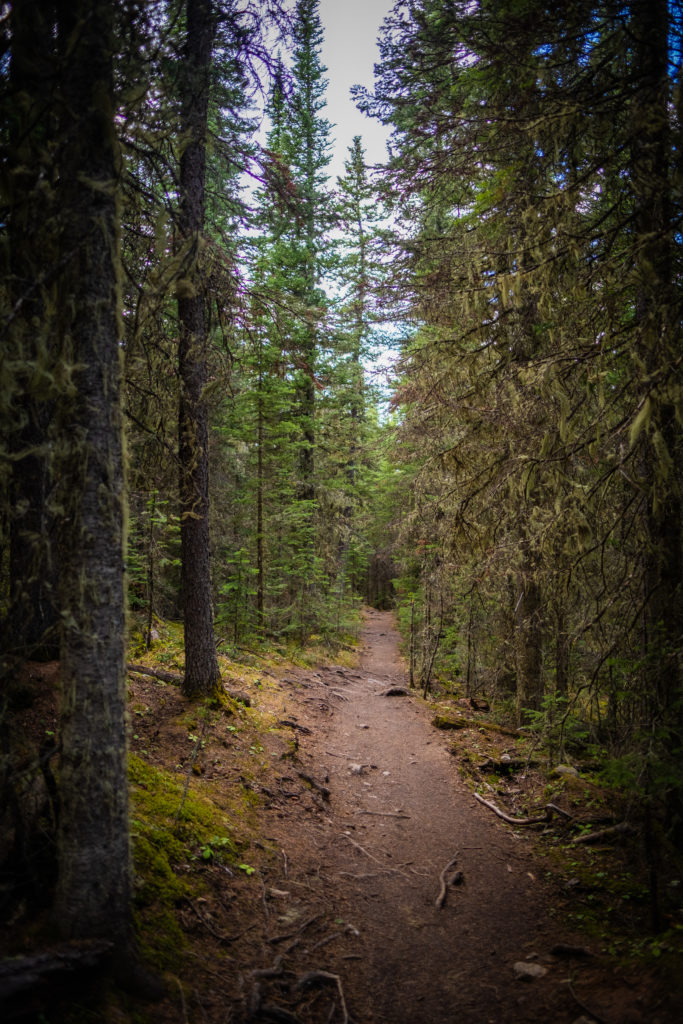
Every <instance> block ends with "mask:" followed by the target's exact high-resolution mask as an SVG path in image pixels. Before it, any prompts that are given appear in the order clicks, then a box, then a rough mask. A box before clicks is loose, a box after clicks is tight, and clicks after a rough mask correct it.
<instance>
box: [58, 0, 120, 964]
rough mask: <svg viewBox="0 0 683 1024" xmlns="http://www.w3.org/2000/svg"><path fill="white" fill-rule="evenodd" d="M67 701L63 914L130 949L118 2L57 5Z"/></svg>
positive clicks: (78, 931) (62, 921)
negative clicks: (68, 370)
mask: <svg viewBox="0 0 683 1024" xmlns="http://www.w3.org/2000/svg"><path fill="white" fill-rule="evenodd" d="M58 7H59V16H60V46H61V51H62V60H63V66H62V84H63V93H62V100H63V111H62V114H63V116H62V128H61V152H60V155H59V156H60V159H59V167H60V186H59V187H60V195H59V200H60V215H61V218H62V224H63V231H62V236H61V244H62V256H61V259H62V263H63V271H62V274H61V294H60V313H61V318H62V319H61V323H60V343H61V346H62V353H61V354H62V358H63V359H64V362H65V365H68V366H71V367H72V368H73V369H72V377H71V380H72V383H73V389H69V390H68V391H66V392H65V395H64V397H63V399H62V401H61V403H60V441H61V448H62V452H61V457H60V459H59V463H58V470H59V475H60V480H61V481H63V492H62V495H61V497H62V502H63V506H64V517H63V522H62V534H61V538H60V549H59V556H60V598H61V600H60V611H61V615H62V624H63V625H62V646H61V663H62V664H61V678H62V699H61V707H60V720H59V732H60V739H61V747H62V756H61V764H60V769H59V787H60V802H61V811H60V821H59V835H58V861H59V876H58V883H57V894H56V919H57V922H58V924H59V927H60V929H61V930H62V932H63V933H65V934H66V935H67V936H69V937H77V938H86V937H97V938H104V939H109V940H111V941H113V942H114V943H115V945H116V948H117V951H118V952H119V953H120V954H123V955H124V956H126V955H127V952H128V950H129V949H130V948H132V931H131V912H130V907H131V902H130V901H131V866H130V850H129V823H128V780H127V763H126V762H127V750H126V717H125V712H126V686H125V682H126V666H125V638H126V624H125V601H124V538H123V522H124V493H123V491H124V488H123V452H122V437H123V428H122V413H121V402H120V395H121V377H122V373H121V332H120V301H121V296H120V289H119V237H118V231H119V223H120V214H119V209H118V194H119V184H118V183H119V176H120V155H119V151H118V146H117V142H116V135H115V127H114V102H113V74H112V64H113V61H112V54H113V46H114V24H113V21H114V3H112V2H111V0H109V2H108V0H98V2H93V0H62V2H60V3H59V5H58Z"/></svg>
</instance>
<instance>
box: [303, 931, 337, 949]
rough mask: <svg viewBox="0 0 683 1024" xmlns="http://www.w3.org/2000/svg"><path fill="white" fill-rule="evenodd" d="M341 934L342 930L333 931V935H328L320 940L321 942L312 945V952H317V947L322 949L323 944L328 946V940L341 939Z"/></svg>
mask: <svg viewBox="0 0 683 1024" xmlns="http://www.w3.org/2000/svg"><path fill="white" fill-rule="evenodd" d="M341 935H342V933H341V932H332V934H331V935H326V936H325V938H324V939H321V940H320V942H316V944H315V946H311V949H310V952H311V953H315V951H316V949H320V947H321V946H326V945H327V943H328V942H333V941H334V939H340V938H341Z"/></svg>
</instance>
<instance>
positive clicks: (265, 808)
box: [7, 610, 683, 1024]
mask: <svg viewBox="0 0 683 1024" xmlns="http://www.w3.org/2000/svg"><path fill="white" fill-rule="evenodd" d="M340 660H343V661H344V662H345V663H344V664H329V663H328V664H326V665H324V666H320V667H317V668H312V669H303V668H292V667H291V665H286V666H285V665H284V664H283V665H282V666H280V667H279V668H278V667H277V666H274V667H273V669H272V670H270V669H265V668H264V667H263V666H261V667H260V668H259V667H258V664H256V667H255V668H254V670H253V671H252V672H251V674H250V675H248V674H247V673H246V671H245V673H244V676H243V678H240V676H239V675H237V676H236V677H235V678H233V679H232V680H231V681H230V685H229V686H228V689H230V686H231V685H232V688H233V690H234V689H235V687H236V686H239V684H240V683H241V684H242V686H243V688H244V689H245V691H246V693H245V694H243V696H244V699H245V701H247V700H248V701H250V703H251V707H250V708H246V707H245V706H244V705H240V710H236V708H237V705H235V706H234V707H233V709H232V710H230V709H224V710H221V709H218V710H216V711H214V712H212V715H213V718H212V719H211V724H210V725H209V726H207V728H205V727H204V725H202V723H201V720H200V715H199V712H198V710H197V708H196V706H193V705H191V704H189V703H188V702H187V701H185V700H184V698H183V697H182V696H181V694H180V691H179V689H178V687H177V686H174V685H168V684H165V683H163V682H160V681H159V680H158V679H154V678H150V677H149V676H142V675H132V676H131V684H130V698H131V719H132V725H133V729H132V753H133V754H135V753H137V754H139V755H141V756H142V758H143V761H144V763H145V764H147V765H149V766H151V768H155V767H156V768H158V769H160V770H162V769H163V771H165V772H166V773H167V777H170V778H174V779H177V787H178V789H177V793H178V794H180V792H181V790H182V793H183V796H182V802H184V801H185V799H186V796H187V794H188V791H189V793H190V795H191V794H192V793H193V792H195V791H196V792H197V793H198V794H201V793H202V792H203V793H212V794H213V797H212V799H215V800H216V801H218V802H219V803H220V800H221V799H223V798H225V803H224V804H223V805H222V806H223V807H224V808H225V814H224V817H225V818H226V821H227V819H228V818H230V820H233V819H232V815H231V811H230V810H229V807H230V806H231V805H230V803H229V801H230V799H237V796H236V795H237V794H241V795H240V799H242V800H243V803H244V800H245V794H246V806H247V807H248V814H249V816H250V820H249V821H248V822H247V821H246V820H244V821H243V825H244V827H245V830H246V832H245V835H246V838H245V845H244V847H243V850H244V853H243V856H244V858H245V863H242V864H239V866H237V865H236V864H234V863H233V865H232V866H229V864H230V862H226V861H225V860H222V859H221V857H220V856H219V855H216V856H214V855H213V852H212V851H209V852H208V856H207V859H206V860H204V855H203V854H202V853H201V852H200V851H199V850H195V851H194V852H193V853H190V852H187V849H188V848H187V847H186V853H185V854H184V858H185V860H184V861H183V860H181V861H180V862H176V863H174V864H173V873H174V875H175V878H176V879H177V880H179V881H181V882H182V881H183V880H185V882H186V883H187V887H186V888H185V889H184V890H182V891H180V890H178V895H177V896H176V897H174V903H173V906H172V909H171V912H170V913H171V916H172V919H173V927H177V926H178V925H179V927H180V931H179V932H178V941H177V943H176V940H175V939H174V938H173V935H172V934H170V933H169V934H168V935H162V932H163V931H164V929H165V925H163V924H158V925H155V924H153V923H151V922H153V921H154V920H155V918H154V917H153V914H154V913H157V912H158V910H159V907H158V906H157V905H155V897H152V900H151V901H150V905H149V907H148V908H147V909H146V910H145V909H144V908H142V909H139V911H138V913H139V914H140V915H141V919H142V921H143V932H144V929H146V930H147V934H149V932H150V929H151V930H152V931H154V929H155V928H156V929H157V932H158V935H157V936H156V937H157V938H163V939H164V941H165V944H166V947H167V948H168V949H169V950H170V960H169V962H171V963H173V957H174V956H175V962H174V963H173V966H171V967H167V968H166V970H165V974H166V981H167V984H168V990H169V995H168V997H167V998H166V999H165V1000H163V1001H162V1002H160V1003H157V1004H154V1005H150V1006H146V1007H142V1006H140V1005H138V1004H136V1003H132V1004H131V1003H128V1004H127V1003H126V1000H125V999H124V1000H123V1002H122V1001H121V1000H120V999H119V998H116V997H114V998H113V999H112V1000H111V1001H110V1002H109V1004H108V1006H107V1008H106V1012H105V1011H102V1009H101V993H98V992H94V993H90V995H88V993H87V992H86V991H85V990H83V991H80V990H79V993H78V998H79V1000H80V1003H79V1006H80V1009H78V1008H77V1010H76V1011H75V1015H74V1011H73V1009H72V1010H71V1011H70V1012H69V1013H67V1015H66V1016H62V1015H59V1016H57V1017H53V1015H52V1012H51V1007H50V1006H49V1005H48V1006H43V1007H42V1011H41V1015H39V1016H37V1017H36V1018H35V1019H36V1020H40V1021H41V1024H52V1021H53V1020H55V1021H56V1020H59V1021H60V1024H61V1022H62V1021H64V1022H68V1024H88V1022H90V1021H104V1022H105V1024H124V1022H130V1021H132V1020H136V1021H139V1020H143V1019H144V1020H145V1021H147V1022H155V1024H259V1022H269V1021H271V1022H284V1024H287V1022H289V1024H350V1022H355V1024H589V1022H591V1021H593V1022H595V1024H672V1022H674V1021H678V1020H680V1005H681V1002H680V998H681V992H680V989H679V991H678V992H676V991H674V988H673V986H672V983H671V973H670V969H669V973H666V974H665V973H664V972H663V971H662V970H654V969H652V968H648V969H647V970H646V969H645V968H635V967H633V962H632V961H631V962H630V966H626V963H627V962H626V961H624V962H623V963H620V962H619V961H618V960H617V959H616V957H614V956H612V955H609V954H607V953H606V952H605V951H604V948H602V947H601V943H600V941H599V940H598V939H595V940H592V939H590V938H587V937H586V935H585V934H583V935H581V934H577V933H576V932H574V933H573V932H572V930H571V929H570V927H569V924H568V921H569V918H568V914H567V908H568V906H571V905H572V900H574V901H576V900H577V899H579V902H580V897H579V896H577V890H576V889H571V891H569V890H568V889H567V886H566V876H565V878H564V879H563V878H562V877H561V873H560V874H558V873H556V872H553V871H550V870H548V861H547V860H544V859H543V858H542V857H541V855H540V853H539V846H538V844H539V842H542V841H543V840H539V837H538V835H537V834H536V833H532V832H531V831H530V830H525V829H519V828H513V827H511V826H510V825H508V824H505V823H504V822H502V821H501V820H499V819H498V818H497V817H495V816H494V815H493V814H492V813H491V811H490V810H489V809H487V808H486V807H483V806H482V805H481V804H480V803H478V802H477V800H476V799H475V798H474V795H473V792H472V787H471V785H469V784H468V783H467V782H466V781H465V780H464V779H463V777H462V775H461V771H460V769H461V768H462V767H463V764H464V761H463V757H464V756H465V755H463V754H462V753H461V752H460V753H459V751H461V747H459V746H458V744H460V743H461V742H462V741H460V740H457V741H456V743H455V752H456V756H454V744H453V734H452V733H449V732H444V731H441V730H437V729H435V728H434V727H433V724H432V717H433V713H434V712H433V708H430V706H429V704H428V703H427V702H424V701H423V700H421V699H420V698H419V697H418V696H416V695H415V694H414V693H411V694H407V695H406V694H405V693H404V695H390V694H388V693H387V691H389V690H391V688H393V687H397V686H398V687H402V686H405V682H406V679H405V667H404V665H403V663H402V661H401V659H400V657H399V636H398V633H397V631H396V628H395V625H394V621H393V617H392V615H391V613H389V612H379V611H373V610H366V612H365V618H364V628H363V633H362V638H361V653H360V658H359V659H355V660H354V659H353V658H352V657H346V658H345V659H340ZM351 664H353V667H349V666H350V665H351ZM171 667H173V666H171ZM43 690H44V686H43ZM43 690H41V691H40V692H43ZM27 714H30V715H31V716H33V718H35V720H36V723H37V725H36V728H37V729H38V731H40V732H42V731H44V728H45V726H46V723H47V725H48V727H49V720H48V718H47V717H46V715H47V712H46V711H45V710H44V709H43V710H40V709H38V708H33V709H31V710H30V711H29V712H27ZM194 716H196V721H195V717H194ZM240 716H241V717H240ZM207 721H208V720H207ZM471 733H472V737H471V739H470V740H469V741H468V742H469V744H470V747H472V746H473V745H474V747H476V744H477V743H478V742H479V741H481V742H482V744H483V743H486V744H487V746H488V751H489V752H490V750H491V749H492V747H491V744H492V743H494V742H499V743H500V750H499V753H500V752H502V751H503V750H504V749H505V743H506V742H507V743H508V744H509V743H510V742H514V741H510V740H509V739H508V740H507V741H506V740H505V738H504V737H499V738H497V739H495V738H494V739H491V740H489V738H488V734H487V736H486V738H485V737H484V735H483V733H481V734H480V733H479V731H478V730H476V729H474V730H471ZM492 735H494V737H495V734H492ZM482 752H483V751H482ZM169 773H170V774H169ZM151 785H152V783H150V782H149V781H146V780H145V778H144V777H141V778H139V779H137V781H135V780H134V786H133V790H134V795H135V794H136V793H137V796H136V800H140V799H145V798H147V797H149V796H150V793H149V789H150V787H151ZM174 785H176V783H174ZM500 792H501V793H502V790H501V791H500ZM516 794H518V795H516ZM494 796H495V799H496V800H498V801H499V802H500V800H501V799H502V797H501V796H498V795H495V794H494ZM504 796H505V799H506V800H507V804H506V806H507V807H508V809H510V810H514V811H518V810H520V809H522V808H521V807H517V806H516V801H522V800H523V799H524V797H523V795H522V791H521V790H520V788H519V787H518V786H517V785H515V784H512V783H508V784H507V790H506V791H505V794H504ZM256 797H258V800H256ZM250 798H254V799H253V800H252V806H250V805H249V799H250ZM173 799H174V800H175V803H172V810H173V813H172V816H171V819H169V820H168V821H164V822H162V823H161V824H160V825H159V828H160V830H161V832H162V833H164V834H165V833H166V832H167V831H168V829H170V830H171V832H173V830H174V828H175V826H176V825H177V823H178V820H179V810H178V806H179V800H180V797H179V796H176V797H174V798H173ZM235 806H237V805H235ZM135 813H136V812H135V810H134V815H135ZM247 833H248V835H247ZM214 845H215V844H214ZM218 852H219V851H218ZM171 881H172V882H173V878H171ZM173 884H175V882H173ZM587 898H588V897H587ZM143 902H144V901H143ZM157 903H158V900H157ZM145 915H147V916H145ZM150 915H151V916H150ZM159 920H160V921H161V918H159ZM166 920H170V918H167V919H166ZM16 922H17V923H16V927H19V928H20V927H21V917H20V910H19V911H17V916H16ZM176 945H177V948H175V947H176ZM7 948H9V950H10V951H14V952H17V951H21V950H20V949H18V948H17V947H16V945H15V946H14V947H13V949H12V947H7ZM681 974H683V972H679V977H680V976H681ZM98 1000H99V1001H98ZM22 1019H23V1018H22Z"/></svg>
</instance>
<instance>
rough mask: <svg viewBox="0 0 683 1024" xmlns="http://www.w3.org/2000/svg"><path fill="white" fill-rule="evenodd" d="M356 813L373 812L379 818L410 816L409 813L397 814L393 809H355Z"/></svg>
mask: <svg viewBox="0 0 683 1024" xmlns="http://www.w3.org/2000/svg"><path fill="white" fill-rule="evenodd" d="M354 814H373V815H374V816H375V817H377V818H405V819H409V818H410V815H409V814H395V813H394V812H393V811H354Z"/></svg>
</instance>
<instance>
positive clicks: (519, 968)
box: [512, 960, 548, 981]
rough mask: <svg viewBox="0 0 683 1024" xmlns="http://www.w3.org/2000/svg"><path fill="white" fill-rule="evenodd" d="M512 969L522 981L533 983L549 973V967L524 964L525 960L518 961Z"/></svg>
mask: <svg viewBox="0 0 683 1024" xmlns="http://www.w3.org/2000/svg"><path fill="white" fill-rule="evenodd" d="M512 969H513V971H514V972H515V974H516V975H517V977H518V978H519V980H520V981H533V980H534V978H542V977H543V975H544V974H547V973H548V968H547V967H543V966H542V965H541V964H529V963H524V961H523V960H518V961H517V963H516V964H513V965H512Z"/></svg>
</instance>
